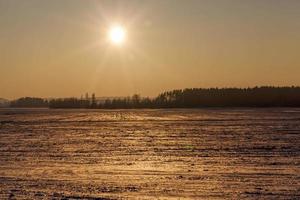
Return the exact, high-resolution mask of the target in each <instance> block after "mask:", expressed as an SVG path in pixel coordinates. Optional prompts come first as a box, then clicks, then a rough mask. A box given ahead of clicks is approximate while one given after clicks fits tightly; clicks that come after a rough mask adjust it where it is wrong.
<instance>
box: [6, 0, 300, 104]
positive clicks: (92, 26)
mask: <svg viewBox="0 0 300 200" xmlns="http://www.w3.org/2000/svg"><path fill="white" fill-rule="evenodd" d="M114 23H120V24H122V25H123V26H125V27H126V28H127V32H128V33H127V41H126V42H125V43H124V44H123V45H122V46H121V47H117V46H113V45H112V44H110V43H108V42H107V29H108V27H109V26H111V25H112V24H114ZM256 85H259V86H260V85H275V86H290V85H300V1H299V0H119V1H114V0H107V1H102V0H98V1H96V0H26V1H25V0H24V1H23V0H0V97H4V98H9V99H13V98H17V97H21V96H39V97H70V96H77V97H79V96H80V95H81V94H84V93H85V92H89V93H91V92H95V93H96V95H97V96H127V95H132V94H133V93H139V94H141V95H143V96H155V95H157V94H158V93H160V92H162V91H165V90H170V89H181V88H186V87H248V86H250V87H251V86H256Z"/></svg>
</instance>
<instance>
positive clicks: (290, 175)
mask: <svg viewBox="0 0 300 200" xmlns="http://www.w3.org/2000/svg"><path fill="white" fill-rule="evenodd" d="M0 199H300V109H292V108H291V109H289V108H269V109H251V108H244V109H173V110H167V109H166V110H48V109H1V110H0Z"/></svg>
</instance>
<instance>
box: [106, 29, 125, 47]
mask: <svg viewBox="0 0 300 200" xmlns="http://www.w3.org/2000/svg"><path fill="white" fill-rule="evenodd" d="M125 36H126V32H125V29H124V28H123V27H122V26H119V25H116V26H113V27H111V28H110V30H109V32H108V38H109V40H110V41H111V42H112V43H113V44H116V45H120V44H122V43H124V40H125Z"/></svg>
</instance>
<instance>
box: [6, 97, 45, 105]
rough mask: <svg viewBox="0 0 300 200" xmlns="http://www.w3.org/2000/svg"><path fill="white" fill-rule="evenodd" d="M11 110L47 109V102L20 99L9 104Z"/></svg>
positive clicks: (32, 98)
mask: <svg viewBox="0 0 300 200" xmlns="http://www.w3.org/2000/svg"><path fill="white" fill-rule="evenodd" d="M10 107H12V108H35V107H36V108H42V107H49V103H48V101H47V100H44V99H42V98H35V97H22V98H20V99H17V100H14V101H11V102H10Z"/></svg>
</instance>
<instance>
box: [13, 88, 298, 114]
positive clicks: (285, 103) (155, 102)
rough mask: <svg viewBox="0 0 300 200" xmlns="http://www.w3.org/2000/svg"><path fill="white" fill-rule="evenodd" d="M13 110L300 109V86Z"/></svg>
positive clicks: (58, 102)
mask: <svg viewBox="0 0 300 200" xmlns="http://www.w3.org/2000/svg"><path fill="white" fill-rule="evenodd" d="M10 106H11V107H49V108H99V109H130V108H198V107H300V87H255V88H244V89H241V88H222V89H218V88H210V89H201V88H192V89H184V90H173V91H168V92H163V93H161V94H159V95H158V96H157V97H155V98H148V97H141V96H140V95H137V94H135V95H133V96H132V97H124V98H113V99H106V100H104V101H98V100H97V99H96V97H95V95H94V94H93V95H92V97H91V98H88V97H86V98H80V99H78V98H63V99H52V100H49V101H48V100H44V99H41V98H32V97H25V98H20V99H17V100H15V101H11V102H10Z"/></svg>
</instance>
